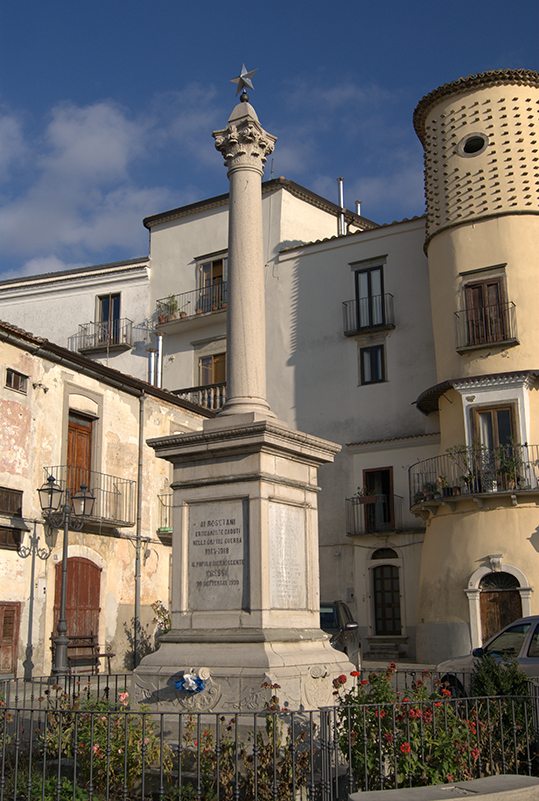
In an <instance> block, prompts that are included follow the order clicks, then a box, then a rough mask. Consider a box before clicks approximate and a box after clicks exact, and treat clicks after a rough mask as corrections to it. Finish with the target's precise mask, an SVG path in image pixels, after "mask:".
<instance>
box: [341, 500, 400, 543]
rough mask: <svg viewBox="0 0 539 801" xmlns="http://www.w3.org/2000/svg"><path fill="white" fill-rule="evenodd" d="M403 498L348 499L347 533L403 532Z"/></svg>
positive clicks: (351, 534)
mask: <svg viewBox="0 0 539 801" xmlns="http://www.w3.org/2000/svg"><path fill="white" fill-rule="evenodd" d="M403 500H404V499H403V498H402V497H401V496H400V495H365V496H361V497H360V496H357V495H355V496H354V497H353V498H347V499H346V533H347V534H348V535H349V536H352V537H354V536H358V535H360V534H382V533H384V532H386V531H401V530H402V507H403Z"/></svg>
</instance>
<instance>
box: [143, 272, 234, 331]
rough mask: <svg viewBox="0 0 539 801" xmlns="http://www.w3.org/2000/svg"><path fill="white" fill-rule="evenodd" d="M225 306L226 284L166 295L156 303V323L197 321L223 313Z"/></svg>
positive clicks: (224, 282)
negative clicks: (203, 317)
mask: <svg viewBox="0 0 539 801" xmlns="http://www.w3.org/2000/svg"><path fill="white" fill-rule="evenodd" d="M226 305H227V282H226V281H222V282H221V283H216V284H212V285H211V286H205V287H201V288H200V289H192V290H190V291H189V292H182V293H181V294H180V295H168V297H166V298H161V300H158V301H157V323H158V325H164V324H166V323H167V324H168V323H171V322H176V321H186V320H189V319H191V320H192V319H193V318H194V319H198V318H199V317H201V316H204V315H206V314H215V313H217V312H222V313H224V311H225V309H226Z"/></svg>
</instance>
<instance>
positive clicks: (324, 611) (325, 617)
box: [320, 606, 339, 629]
mask: <svg viewBox="0 0 539 801" xmlns="http://www.w3.org/2000/svg"><path fill="white" fill-rule="evenodd" d="M320 628H322V629H338V628H339V623H338V621H337V610H336V608H335V607H334V606H321V607H320Z"/></svg>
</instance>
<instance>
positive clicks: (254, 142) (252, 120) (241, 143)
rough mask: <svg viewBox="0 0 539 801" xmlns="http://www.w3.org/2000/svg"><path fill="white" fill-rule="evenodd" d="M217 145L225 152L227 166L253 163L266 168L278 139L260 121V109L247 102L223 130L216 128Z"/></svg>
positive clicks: (237, 108) (223, 153)
mask: <svg viewBox="0 0 539 801" xmlns="http://www.w3.org/2000/svg"><path fill="white" fill-rule="evenodd" d="M212 135H213V137H214V138H215V147H216V148H217V150H219V152H220V153H222V155H223V157H224V160H225V164H226V166H227V167H228V168H229V169H230V168H232V167H241V166H250V167H253V166H255V167H258V168H259V169H260V171H261V172H262V170H263V169H264V164H265V162H266V159H267V157H268V156H269V155H270V153H272V152H273V147H274V144H275V142H276V141H277V137H276V136H272V135H271V134H269V133H267V131H265V130H264V129H263V128H262V126H261V125H260V123H259V121H258V117H257V115H256V111H255V110H254V108H253V107H252V106H251V105H250V104H249V103H246V102H242V103H240V104H239V105H238V106H236V108H235V109H234V111H233V112H232V114H231V115H230V119H229V120H228V125H227V126H226V128H225V129H224V130H222V131H214V132H213V134H212Z"/></svg>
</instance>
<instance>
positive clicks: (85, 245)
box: [0, 98, 213, 277]
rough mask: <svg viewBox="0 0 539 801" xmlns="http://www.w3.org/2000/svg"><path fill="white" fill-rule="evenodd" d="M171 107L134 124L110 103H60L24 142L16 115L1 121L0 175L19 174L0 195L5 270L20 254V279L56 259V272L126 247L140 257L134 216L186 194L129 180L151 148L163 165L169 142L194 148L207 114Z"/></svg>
mask: <svg viewBox="0 0 539 801" xmlns="http://www.w3.org/2000/svg"><path fill="white" fill-rule="evenodd" d="M177 101H178V98H176V106H175V107H174V108H172V107H171V106H170V105H165V106H162V107H161V109H160V113H161V114H162V115H165V116H164V118H163V117H160V116H159V115H157V113H156V114H155V115H154V116H152V115H151V114H146V115H141V116H140V118H139V119H136V118H132V117H131V116H130V115H129V113H128V112H127V111H126V110H124V109H122V108H121V107H120V106H118V105H116V104H114V103H111V102H100V103H96V104H93V105H90V106H86V107H83V108H81V107H78V106H75V105H73V104H71V103H69V104H67V103H64V104H62V105H60V106H57V107H55V108H54V109H52V111H51V112H50V115H49V120H48V122H47V124H46V126H45V128H44V130H42V132H40V134H39V135H37V136H34V138H33V139H30V138H28V141H27V142H26V143H25V142H24V137H23V131H22V126H21V125H20V123H19V122H18V120H17V118H16V117H15V116H14V115H4V116H3V117H0V153H1V154H2V159H3V162H2V161H0V168H1V167H2V166H4V168H5V169H7V167H8V166H11V167H12V168H13V172H14V173H15V172H17V170H19V172H20V173H21V174H22V176H23V180H22V181H20V180H18V181H15V180H14V181H12V184H11V185H10V184H9V183H7V184H5V185H4V194H3V196H2V197H0V241H1V242H2V254H3V258H4V263H6V260H7V262H8V263H9V259H10V257H11V258H12V259H13V260H14V261H15V260H16V261H19V260H20V259H21V257H22V259H26V261H25V262H24V267H22V272H24V273H25V274H29V273H28V270H32V269H33V270H35V272H41V271H42V270H45V271H50V269H52V270H55V269H57V268H56V267H54V263H55V260H56V261H57V264H58V265H59V266H58V269H62V268H63V265H69V264H73V263H77V264H78V263H90V264H91V263H94V261H95V260H96V259H98V260H101V259H102V258H103V253H104V252H105V251H106V248H108V247H119V248H121V247H125V248H126V250H127V255H129V256H130V255H133V253H135V254H137V255H138V254H139V253H140V252H144V251H145V250H146V248H147V236H148V235H147V232H146V231H145V229H144V228H143V227H142V224H141V223H142V219H143V217H145V216H147V215H149V214H153V213H156V212H158V211H161V210H162V209H163V208H167V207H169V206H170V205H179V204H180V203H182V202H190V201H191V200H192V197H193V189H192V188H190V189H182V191H180V192H175V193H174V194H173V193H172V192H171V190H170V189H169V188H167V187H166V186H159V185H157V186H145V185H144V183H145V182H144V179H140V178H138V176H137V168H138V167H139V165H140V164H141V163H142V162H144V160H145V158H146V153H147V149H148V147H149V146H150V144H152V143H154V144H155V143H157V147H158V149H159V148H160V149H162V150H166V153H167V155H168V158H170V142H171V140H175V139H176V140H177V139H178V138H179V137H183V138H184V140H185V141H191V142H194V141H196V139H197V137H199V134H200V128H201V127H202V126H205V125H206V123H207V118H206V113H204V114H202V115H201V116H200V117H198V118H197V115H196V114H184V113H183V112H182V113H176V112H178V108H177ZM157 132H159V135H158V134H157ZM209 147H210V148H212V147H213V143H212V141H211V137H209ZM154 156H155V158H158V156H159V153H157V154H155V153H153V154H152V158H154ZM17 177H18V178H20V176H17ZM184 198H185V200H184ZM42 254H50V255H45V256H43V255H42ZM105 258H106V256H105ZM43 265H44V266H43ZM48 265H52V267H49V266H48ZM20 273H21V270H18V271H17V274H20ZM6 275H7V273H4V274H3V276H2V277H5V276H6Z"/></svg>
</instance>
